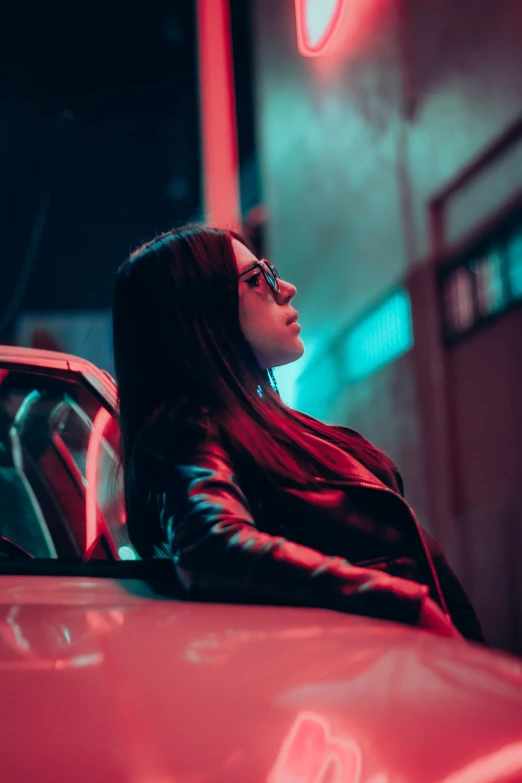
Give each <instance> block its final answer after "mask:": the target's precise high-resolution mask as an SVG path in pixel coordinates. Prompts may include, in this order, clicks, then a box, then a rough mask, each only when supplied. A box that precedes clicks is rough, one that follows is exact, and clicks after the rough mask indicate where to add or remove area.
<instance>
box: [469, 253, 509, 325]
mask: <svg viewBox="0 0 522 783" xmlns="http://www.w3.org/2000/svg"><path fill="white" fill-rule="evenodd" d="M470 269H471V270H472V272H474V273H475V275H476V280H475V283H476V291H477V304H478V308H479V311H480V313H481V314H482V315H489V314H490V313H497V312H498V311H499V310H502V309H503V308H504V307H505V304H506V295H505V289H504V279H503V274H502V257H501V255H500V253H498V252H497V251H495V250H492V251H491V252H490V253H489V254H488V255H487V256H485V257H483V258H480V259H478V260H476V261H473V262H471V264H470Z"/></svg>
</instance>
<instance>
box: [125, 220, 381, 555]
mask: <svg viewBox="0 0 522 783" xmlns="http://www.w3.org/2000/svg"><path fill="white" fill-rule="evenodd" d="M233 238H236V239H238V240H239V241H241V242H243V243H244V244H247V243H246V242H245V240H244V239H243V238H242V237H241V236H240V235H239V234H236V233H234V232H230V231H225V230H221V229H216V228H208V227H203V226H199V225H195V226H186V227H184V228H182V229H175V230H172V231H170V232H168V233H166V234H163V235H161V236H159V237H158V238H156V239H154V240H153V241H152V242H149V243H147V244H145V245H142V246H141V247H140V248H138V249H137V250H136V251H134V252H133V253H132V254H131V256H130V257H129V258H128V259H127V260H126V261H125V262H124V263H123V264H122V266H121V267H120V269H119V270H118V274H117V278H116V285H115V292H114V306H113V342H114V359H115V368H116V378H117V382H118V389H119V402H120V421H121V432H122V441H123V443H122V446H123V449H122V451H123V468H124V481H125V498H126V505H127V516H128V522H129V532H130V535H131V537H132V539H133V541H134V543H135V545H136V547H137V548H138V551H140V553H141V554H145V555H146V554H150V552H151V546H150V544H151V542H150V541H149V540H148V537H150V536H149V533H147V531H145V530H144V529H143V523H142V522H140V519H139V518H138V515H137V514H135V513H134V509H133V497H134V489H135V482H136V480H137V479H139V476H138V472H137V470H136V465H137V461H139V460H138V456H137V455H139V454H142V453H144V452H146V451H147V449H153V448H156V447H157V444H158V443H159V442H160V441H161V440H162V439H163V442H164V443H165V442H168V441H169V439H171V440H172V439H175V440H176V448H178V449H180V448H181V452H182V451H183V444H184V443H185V444H189V443H193V442H194V434H195V433H196V436H197V437H198V438H200V439H201V438H207V437H218V438H219V439H220V441H221V442H222V444H223V445H224V446H225V448H226V449H227V450H228V451H229V453H230V455H231V457H232V459H233V460H234V462H236V461H237V463H238V464H240V465H245V464H246V463H248V464H249V465H251V466H252V467H253V468H254V471H257V473H258V474H259V476H261V477H263V479H265V480H269V481H274V482H280V481H290V482H292V483H294V484H295V483H297V484H301V485H306V484H308V483H309V482H311V481H312V477H313V476H314V475H317V474H318V473H319V474H321V473H323V474H324V473H326V474H330V475H333V476H334V477H339V478H342V476H339V471H338V467H337V465H336V463H335V460H334V459H333V458H332V457H330V456H329V455H328V454H327V453H323V451H322V450H321V449H320V448H316V447H315V446H314V444H313V443H311V442H310V439H309V438H307V437H306V433H307V432H308V433H310V434H313V435H317V436H319V437H321V438H326V439H327V440H329V441H330V442H333V443H335V444H336V445H339V446H341V448H344V449H345V450H347V451H349V452H350V453H352V454H353V455H354V456H356V457H358V458H359V459H361V461H363V462H364V464H366V466H367V467H369V468H370V469H372V468H375V469H379V468H380V469H382V465H383V461H385V462H386V461H387V458H386V457H385V456H384V455H383V454H382V453H381V452H379V451H378V450H377V449H375V448H374V447H373V446H371V445H370V444H369V443H368V442H367V441H364V439H361V438H360V437H358V436H356V435H355V434H354V435H353V436H352V435H351V434H350V433H349V432H345V431H343V432H339V431H336V430H333V429H332V428H331V427H328V426H327V425H325V424H322V423H321V422H318V421H316V420H315V419H310V418H308V417H306V416H304V415H303V414H300V413H298V412H297V411H294V410H292V409H290V408H288V407H287V406H286V405H285V404H284V403H283V402H282V400H281V399H280V397H279V395H278V393H277V391H276V389H275V388H274V385H273V383H272V382H271V374H270V372H267V371H264V370H262V369H261V367H260V365H259V363H258V362H257V360H256V358H255V356H254V354H253V352H252V350H251V348H250V346H249V344H248V342H247V341H246V339H245V337H244V336H243V333H242V331H241V327H240V321H239V294H238V283H237V266H236V261H235V256H234V251H233V246H232V239H233ZM187 447H188V446H187ZM186 457H187V455H185V458H186ZM388 462H389V461H388ZM389 464H390V465H391V463H389Z"/></svg>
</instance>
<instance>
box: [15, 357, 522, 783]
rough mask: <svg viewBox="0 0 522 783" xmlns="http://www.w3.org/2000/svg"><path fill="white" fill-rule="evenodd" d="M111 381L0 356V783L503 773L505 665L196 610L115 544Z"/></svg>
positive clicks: (86, 368)
mask: <svg viewBox="0 0 522 783" xmlns="http://www.w3.org/2000/svg"><path fill="white" fill-rule="evenodd" d="M117 452H118V423H117V399H116V388H115V384H114V381H113V380H112V378H111V377H110V376H109V375H107V374H106V373H103V372H101V371H100V370H98V369H97V368H96V367H94V366H93V365H91V364H90V363H89V362H86V361H83V360H82V359H78V358H76V357H73V356H66V355H64V354H58V353H51V352H45V351H36V350H29V349H19V348H11V347H0V698H1V706H2V724H1V735H0V736H1V754H0V781H2V783H3V782H4V781H5V783H29V782H31V783H34V781H42V783H59V782H61V781H71V783H73V782H74V783H84V782H85V783H87V781H89V782H91V781H96V783H395V782H396V783H410V782H411V783H489V781H506V783H513V782H514V781H522V665H521V663H520V662H519V661H518V660H516V659H514V658H510V657H509V656H507V655H503V654H500V653H496V652H493V651H488V650H486V649H483V648H480V647H478V646H473V645H470V644H467V643H465V642H464V641H462V642H461V641H453V640H445V639H441V638H438V637H436V636H433V635H431V634H429V633H426V632H423V631H417V630H415V629H412V628H407V627H405V626H400V625H396V624H393V623H386V622H379V621H375V620H370V619H365V618H360V617H350V616H347V615H342V614H338V613H335V612H333V611H323V610H317V609H303V608H297V607H284V606H244V605H223V604H217V603H215V604H210V603H196V602H191V601H188V600H185V598H184V596H183V595H182V593H181V591H179V590H178V588H177V586H176V582H175V579H174V574H173V569H172V565H171V564H170V562H169V561H168V560H165V561H151V562H145V561H140V560H139V558H137V555H136V553H135V551H134V549H133V548H132V545H131V544H130V541H129V539H128V536H127V533H126V528H125V518H124V514H123V503H122V492H121V476H120V475H119V473H118V470H117V467H118V463H117Z"/></svg>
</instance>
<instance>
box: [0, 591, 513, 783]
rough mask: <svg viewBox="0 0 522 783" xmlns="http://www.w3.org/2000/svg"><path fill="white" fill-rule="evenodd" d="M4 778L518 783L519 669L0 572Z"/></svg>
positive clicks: (382, 638)
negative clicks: (0, 574)
mask: <svg viewBox="0 0 522 783" xmlns="http://www.w3.org/2000/svg"><path fill="white" fill-rule="evenodd" d="M0 631H1V634H0V694H1V700H2V715H3V721H2V754H1V756H0V771H1V780H5V781H9V783H15V781H16V783H19V782H20V783H25V782H26V781H34V780H41V781H53V783H54V782H56V783H57V782H58V781H75V783H83V782H84V781H85V782H87V781H97V783H109V781H110V783H120V781H121V783H257V782H258V781H259V783H261V782H263V783H265V782H266V783H352V782H353V783H359V781H361V783H391V782H392V781H400V782H401V783H406V782H407V781H412V783H413V781H415V783H423V781H427V782H428V781H429V782H430V783H432V782H433V783H439V782H440V783H442V781H444V783H488V781H493V780H495V781H496V780H506V781H508V780H509V781H514V780H522V668H521V665H520V662H519V661H518V660H515V659H512V658H510V657H508V656H505V655H500V654H498V653H493V652H490V651H488V650H485V649H482V648H479V647H477V646H472V645H469V644H466V643H465V642H460V641H447V640H444V639H439V638H437V637H435V636H432V635H431V634H428V633H424V632H420V631H416V630H414V629H409V628H406V627H402V626H398V625H395V624H391V623H384V622H377V621H371V620H367V619H363V618H356V617H349V616H345V615H341V614H338V613H335V612H329V611H322V610H312V609H298V608H285V607H259V606H241V605H240V606H238V605H233V606H232V605H221V604H204V603H191V602H184V601H175V600H170V599H162V598H160V597H156V596H155V595H154V594H153V593H151V592H149V591H148V588H147V587H145V586H144V585H143V584H142V583H139V582H135V581H125V582H117V581H111V580H107V579H85V578H57V577H19V576H17V577H14V576H2V577H0Z"/></svg>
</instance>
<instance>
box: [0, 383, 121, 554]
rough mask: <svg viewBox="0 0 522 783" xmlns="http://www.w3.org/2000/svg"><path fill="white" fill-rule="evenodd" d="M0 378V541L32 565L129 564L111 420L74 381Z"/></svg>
mask: <svg viewBox="0 0 522 783" xmlns="http://www.w3.org/2000/svg"><path fill="white" fill-rule="evenodd" d="M0 373H1V375H0V536H3V537H5V538H7V539H9V540H10V541H12V542H13V543H15V544H17V545H18V546H20V547H22V548H23V549H25V550H26V551H27V552H28V553H29V554H31V555H32V556H33V557H35V558H65V559H70V558H73V559H74V558H79V559H80V558H83V559H86V558H87V559H91V558H92V559H124V558H127V559H134V558H135V557H136V553H135V551H134V549H133V548H132V546H131V544H130V541H129V538H128V534H127V529H126V526H125V518H124V511H123V509H124V504H123V491H122V477H121V471H120V470H119V460H118V453H119V452H118V448H119V428H118V423H117V421H116V419H115V418H114V416H113V415H112V414H111V413H109V412H108V411H107V410H106V409H105V407H103V405H102V404H101V402H100V399H99V398H98V396H97V395H96V394H95V393H94V392H93V391H91V390H90V389H89V388H88V386H87V385H86V384H84V383H83V382H82V378H81V376H80V375H78V374H76V375H74V374H73V373H70V374H69V375H61V376H57V375H55V376H53V375H51V374H47V373H43V372H41V373H40V372H31V371H26V370H18V369H12V370H9V371H8V372H7V373H6V372H5V371H2V370H0Z"/></svg>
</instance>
